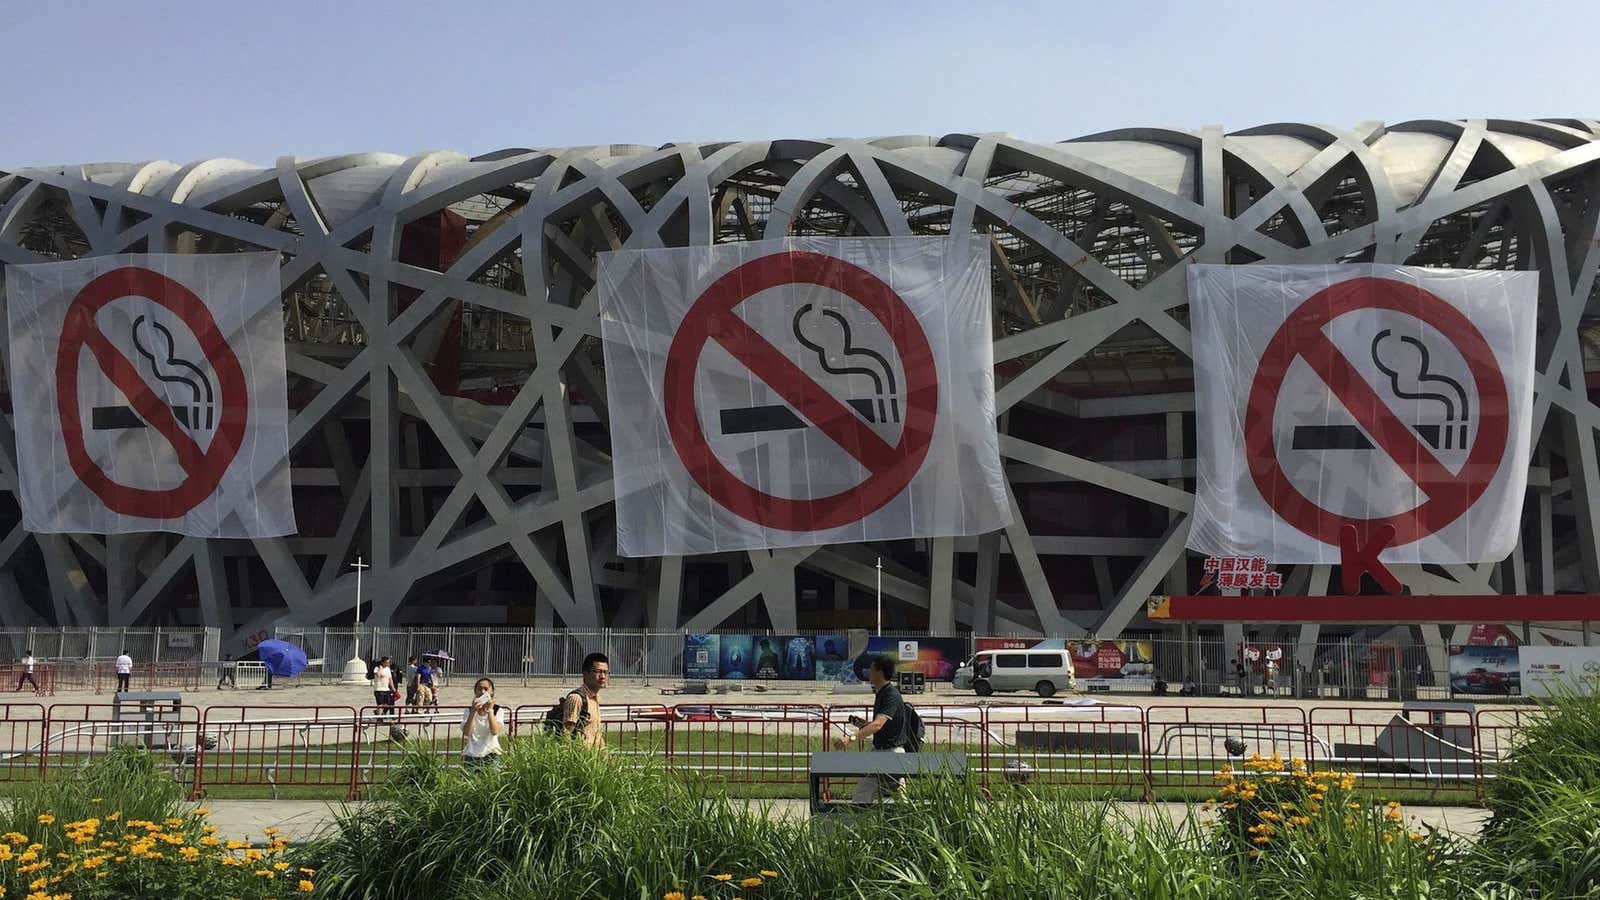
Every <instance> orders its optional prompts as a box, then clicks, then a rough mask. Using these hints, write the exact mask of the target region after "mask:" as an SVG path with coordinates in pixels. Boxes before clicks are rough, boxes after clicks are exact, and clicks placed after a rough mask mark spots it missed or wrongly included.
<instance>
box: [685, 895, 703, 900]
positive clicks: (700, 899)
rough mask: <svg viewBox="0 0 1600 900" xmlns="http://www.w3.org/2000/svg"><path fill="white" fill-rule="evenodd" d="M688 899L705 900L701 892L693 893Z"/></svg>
mask: <svg viewBox="0 0 1600 900" xmlns="http://www.w3.org/2000/svg"><path fill="white" fill-rule="evenodd" d="M689 900H706V898H705V895H703V894H695V895H694V896H693V897H690V898H689Z"/></svg>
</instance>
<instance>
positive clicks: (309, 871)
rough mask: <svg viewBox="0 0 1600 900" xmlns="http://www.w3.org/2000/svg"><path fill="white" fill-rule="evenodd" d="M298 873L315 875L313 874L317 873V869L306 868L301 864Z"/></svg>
mask: <svg viewBox="0 0 1600 900" xmlns="http://www.w3.org/2000/svg"><path fill="white" fill-rule="evenodd" d="M300 874H302V875H315V874H317V870H316V869H307V868H305V867H303V866H302V867H301V869H300Z"/></svg>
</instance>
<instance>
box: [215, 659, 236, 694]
mask: <svg viewBox="0 0 1600 900" xmlns="http://www.w3.org/2000/svg"><path fill="white" fill-rule="evenodd" d="M235 668H236V667H235V666H234V664H233V654H232V653H224V654H222V664H221V665H220V666H218V667H217V690H219V691H220V690H222V685H223V684H224V683H226V684H227V685H228V687H231V688H233V689H234V690H238V689H239V682H238V681H236V680H234V671H233V670H234V669H235Z"/></svg>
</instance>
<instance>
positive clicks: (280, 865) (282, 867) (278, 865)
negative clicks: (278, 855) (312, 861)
mask: <svg viewBox="0 0 1600 900" xmlns="http://www.w3.org/2000/svg"><path fill="white" fill-rule="evenodd" d="M272 867H273V868H274V869H277V870H278V871H279V872H287V871H289V864H288V863H286V862H275V863H273V864H272Z"/></svg>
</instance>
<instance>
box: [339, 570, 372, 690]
mask: <svg viewBox="0 0 1600 900" xmlns="http://www.w3.org/2000/svg"><path fill="white" fill-rule="evenodd" d="M350 568H352V569H355V570H356V649H355V653H354V655H352V656H351V657H350V661H349V662H347V663H345V664H344V678H343V679H342V680H341V681H340V683H341V684H366V683H367V664H366V662H365V661H364V660H362V658H361V573H362V572H363V571H365V570H367V569H370V568H372V566H371V565H370V564H369V563H366V562H364V561H362V559H361V557H359V556H358V557H356V561H355V562H353V563H351V564H350Z"/></svg>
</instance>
